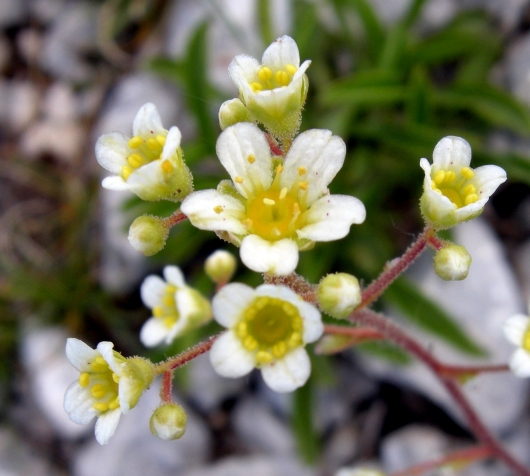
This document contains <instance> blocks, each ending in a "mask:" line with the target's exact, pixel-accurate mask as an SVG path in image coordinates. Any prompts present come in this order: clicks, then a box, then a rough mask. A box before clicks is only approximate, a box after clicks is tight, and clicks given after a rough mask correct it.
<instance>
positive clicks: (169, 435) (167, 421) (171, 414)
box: [149, 403, 188, 441]
mask: <svg viewBox="0 0 530 476" xmlns="http://www.w3.org/2000/svg"><path fill="white" fill-rule="evenodd" d="M187 419H188V417H187V415H186V411H185V410H184V408H182V407H181V406H180V405H179V404H178V403H164V404H162V405H160V406H159V407H158V408H157V409H156V410H155V411H154V413H153V415H151V419H150V420H149V428H150V430H151V433H152V434H153V435H155V436H158V438H161V439H162V440H166V441H169V440H178V439H179V438H181V437H182V435H184V432H185V431H186V421H187Z"/></svg>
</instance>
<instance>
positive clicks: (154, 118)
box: [133, 102, 166, 138]
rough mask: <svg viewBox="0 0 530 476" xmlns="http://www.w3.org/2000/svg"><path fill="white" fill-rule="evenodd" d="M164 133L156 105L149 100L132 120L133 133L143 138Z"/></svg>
mask: <svg viewBox="0 0 530 476" xmlns="http://www.w3.org/2000/svg"><path fill="white" fill-rule="evenodd" d="M158 134H160V135H164V136H165V135H166V130H165V129H164V126H163V125H162V119H160V114H159V113H158V109H157V108H156V106H155V105H154V104H152V103H150V102H148V103H147V104H144V105H143V106H142V107H141V108H140V110H139V111H138V113H137V114H136V117H135V118H134V122H133V135H134V136H140V137H143V138H146V137H149V136H156V135H158Z"/></svg>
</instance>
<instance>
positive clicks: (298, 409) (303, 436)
mask: <svg viewBox="0 0 530 476" xmlns="http://www.w3.org/2000/svg"><path fill="white" fill-rule="evenodd" d="M292 405H293V408H292V416H291V424H292V427H293V434H294V436H295V438H296V442H297V445H298V451H299V453H300V456H301V458H302V459H303V460H304V461H305V462H306V463H308V464H311V463H314V462H315V461H316V460H317V459H318V455H319V441H318V435H317V433H316V430H315V425H314V421H313V420H314V419H313V382H312V378H310V379H309V380H308V381H307V383H306V384H305V385H304V386H303V387H301V388H299V389H297V390H296V391H294V392H293V400H292Z"/></svg>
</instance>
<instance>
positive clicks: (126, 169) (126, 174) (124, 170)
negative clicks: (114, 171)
mask: <svg viewBox="0 0 530 476" xmlns="http://www.w3.org/2000/svg"><path fill="white" fill-rule="evenodd" d="M132 173H133V169H132V168H131V167H128V166H127V165H124V166H123V167H122V168H121V176H122V177H123V180H127V179H128V178H129V177H130V175H131V174H132Z"/></svg>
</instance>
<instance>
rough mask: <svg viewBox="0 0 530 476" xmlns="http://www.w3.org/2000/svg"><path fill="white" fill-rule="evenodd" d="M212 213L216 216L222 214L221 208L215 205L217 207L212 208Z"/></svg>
mask: <svg viewBox="0 0 530 476" xmlns="http://www.w3.org/2000/svg"><path fill="white" fill-rule="evenodd" d="M213 211H214V212H215V213H218V214H219V213H222V212H223V207H222V205H217V206H215V207H213Z"/></svg>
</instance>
